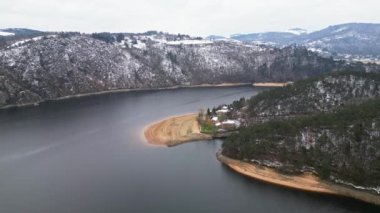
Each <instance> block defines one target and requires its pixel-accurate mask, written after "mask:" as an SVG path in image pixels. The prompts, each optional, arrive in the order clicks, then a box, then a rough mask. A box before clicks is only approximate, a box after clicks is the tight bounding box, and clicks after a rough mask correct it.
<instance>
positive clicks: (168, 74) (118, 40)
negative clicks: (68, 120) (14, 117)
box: [0, 32, 378, 107]
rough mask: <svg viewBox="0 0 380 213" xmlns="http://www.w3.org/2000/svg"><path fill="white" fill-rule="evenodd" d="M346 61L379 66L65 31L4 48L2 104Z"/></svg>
mask: <svg viewBox="0 0 380 213" xmlns="http://www.w3.org/2000/svg"><path fill="white" fill-rule="evenodd" d="M158 36H161V37H158ZM162 36H164V38H162ZM168 38H170V39H171V40H169V39H168ZM181 38H182V39H185V40H180V41H178V39H181ZM164 39H166V40H164ZM186 39H188V40H186ZM344 69H351V70H358V71H371V70H372V69H374V68H373V67H370V66H365V65H363V64H360V63H354V64H348V63H346V62H344V61H334V60H332V59H330V58H322V57H320V56H318V55H317V54H315V53H312V52H309V51H307V50H306V49H305V48H299V47H294V46H290V47H285V48H273V47H267V46H262V45H255V44H249V45H247V44H242V43H238V42H224V41H215V42H205V41H202V40H197V39H193V40H189V38H187V37H184V36H182V35H180V38H178V37H173V36H170V35H161V34H157V33H154V32H153V33H151V34H144V35H134V34H133V35H128V34H117V35H114V34H107V33H103V34H96V35H83V34H79V33H60V34H56V35H48V36H43V37H37V38H33V39H29V40H24V41H20V42H17V43H16V44H13V45H10V46H8V47H6V48H3V49H1V50H0V79H1V81H0V107H1V106H6V105H18V104H30V103H38V102H41V101H44V100H51V99H57V98H60V97H65V96H71V95H77V94H86V93H93V92H100V91H109V90H115V89H132V88H133V89H136V88H137V89H138V88H159V87H170V86H181V85H197V84H203V83H210V84H215V83H223V82H228V83H233V82H247V83H248V82H255V81H293V80H298V79H304V78H308V77H313V76H319V75H321V74H323V73H327V72H330V71H333V70H344ZM375 69H378V68H377V67H375Z"/></svg>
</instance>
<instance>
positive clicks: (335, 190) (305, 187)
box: [216, 152, 380, 205]
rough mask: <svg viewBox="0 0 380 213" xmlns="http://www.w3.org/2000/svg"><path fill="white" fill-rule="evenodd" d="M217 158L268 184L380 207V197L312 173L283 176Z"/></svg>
mask: <svg viewBox="0 0 380 213" xmlns="http://www.w3.org/2000/svg"><path fill="white" fill-rule="evenodd" d="M216 157H217V159H218V160H219V161H220V162H221V163H223V164H225V165H226V166H228V167H229V168H231V169H232V170H234V171H235V172H237V173H239V174H242V175H244V176H247V177H251V178H254V179H257V180H261V181H264V182H267V183H271V184H275V185H279V186H283V187H288V188H292V189H297V190H301V191H308V192H316V193H322V194H330V195H338V196H344V197H350V198H355V199H358V200H361V201H364V202H368V203H372V204H375V205H380V196H377V195H375V194H372V193H369V192H365V191H359V190H355V189H351V188H348V187H345V186H342V185H338V184H334V183H330V182H327V181H322V180H320V179H319V178H318V177H316V176H315V175H313V174H311V173H305V174H302V175H296V176H289V175H283V174H280V173H278V172H276V171H275V170H274V169H271V168H267V167H261V166H256V165H254V164H251V163H247V162H243V161H239V160H235V159H232V158H228V157H226V156H224V155H222V154H221V153H220V152H218V153H217V155H216Z"/></svg>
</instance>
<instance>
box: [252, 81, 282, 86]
mask: <svg viewBox="0 0 380 213" xmlns="http://www.w3.org/2000/svg"><path fill="white" fill-rule="evenodd" d="M288 84H289V83H287V82H285V83H283V82H267V83H260V82H258V83H254V84H252V85H253V86H254V87H285V86H287V85H288Z"/></svg>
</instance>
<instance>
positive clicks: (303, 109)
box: [223, 72, 380, 194]
mask: <svg viewBox="0 0 380 213" xmlns="http://www.w3.org/2000/svg"><path fill="white" fill-rule="evenodd" d="M232 106H234V109H235V111H234V115H235V116H240V118H241V119H242V120H243V121H244V120H245V121H246V122H245V125H243V126H244V127H242V128H241V129H240V130H239V133H237V134H234V135H232V136H230V137H229V138H227V140H226V141H225V142H224V144H223V154H224V155H226V156H229V157H231V158H235V159H239V160H243V161H250V162H254V163H259V164H262V165H266V166H270V167H274V168H276V169H278V170H279V171H282V172H287V173H293V174H299V173H302V172H304V171H311V172H314V173H315V174H317V175H318V176H319V177H321V178H323V179H327V180H330V181H335V182H337V183H342V184H346V185H348V186H354V187H356V188H361V189H366V190H369V191H371V192H375V193H377V194H380V74H370V73H358V72H343V73H334V74H330V75H326V76H322V77H319V78H315V79H309V80H304V81H299V82H296V83H294V84H293V85H290V86H287V87H285V88H278V89H273V90H269V91H266V92H263V93H261V94H259V95H257V96H255V97H253V98H251V99H249V100H244V99H241V100H240V101H236V102H234V103H233V105H232Z"/></svg>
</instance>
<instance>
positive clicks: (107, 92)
mask: <svg viewBox="0 0 380 213" xmlns="http://www.w3.org/2000/svg"><path fill="white" fill-rule="evenodd" d="M238 86H252V84H251V83H220V84H198V85H179V86H171V87H158V88H136V89H128V88H126V89H111V90H104V91H98V92H89V93H79V94H75V95H67V96H62V97H57V98H53V99H46V100H41V101H36V102H30V103H24V104H7V105H3V106H0V110H2V109H10V108H21V107H28V106H38V105H39V104H41V103H45V102H48V101H61V100H67V99H72V98H81V97H88V96H96V95H104V94H112V93H123V92H137V91H160V90H174V89H181V88H208V87H210V88H212V87H238Z"/></svg>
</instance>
